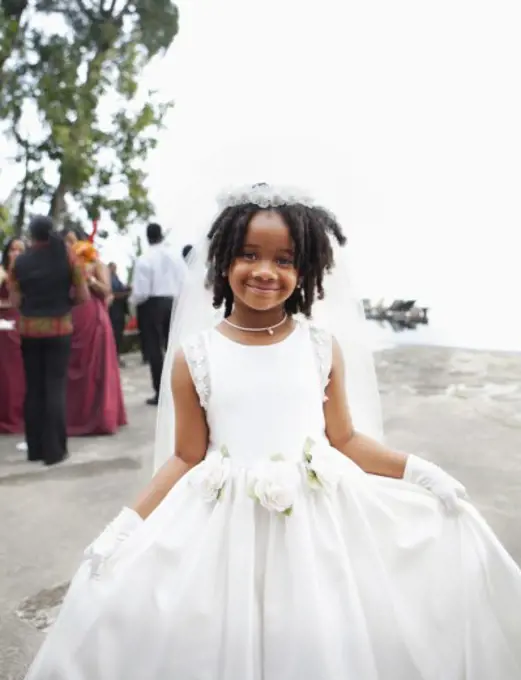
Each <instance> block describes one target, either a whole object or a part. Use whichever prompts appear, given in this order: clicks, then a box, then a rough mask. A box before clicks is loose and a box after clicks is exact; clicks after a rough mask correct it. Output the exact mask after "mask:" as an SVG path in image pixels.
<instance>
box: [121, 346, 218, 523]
mask: <svg viewBox="0 0 521 680" xmlns="http://www.w3.org/2000/svg"><path fill="white" fill-rule="evenodd" d="M172 394H173V397H174V408H175V451H174V455H173V456H172V457H171V458H170V459H169V460H168V461H167V462H166V463H165V464H164V465H163V467H162V468H161V469H160V470H159V471H158V472H157V473H156V474H155V476H154V477H153V479H152V481H151V482H150V484H149V485H148V486H147V487H146V488H145V489H144V491H143V492H142V493H141V494H140V496H139V498H138V500H137V502H136V504H135V505H134V510H135V511H136V512H137V514H138V515H140V517H141V518H142V519H146V518H147V517H148V516H149V515H150V514H151V513H152V512H153V511H154V510H155V509H156V508H157V506H158V505H159V504H160V503H161V501H162V500H163V499H164V498H165V496H166V495H167V494H168V493H169V491H170V490H171V489H172V487H173V486H174V485H175V484H176V483H177V482H178V481H179V480H180V479H181V477H183V475H185V474H186V473H187V472H188V471H189V470H191V469H192V468H193V467H195V466H196V465H197V464H198V463H200V462H201V461H202V460H203V459H204V457H205V455H206V450H207V448H208V426H207V424H206V416H205V413H204V410H203V408H202V407H201V404H200V402H199V397H198V396H197V392H196V390H195V387H194V384H193V381H192V376H191V375H190V370H189V368H188V364H187V362H186V358H185V356H184V354H183V352H182V351H179V352H178V353H177V355H176V356H175V358H174V366H173V369H172Z"/></svg>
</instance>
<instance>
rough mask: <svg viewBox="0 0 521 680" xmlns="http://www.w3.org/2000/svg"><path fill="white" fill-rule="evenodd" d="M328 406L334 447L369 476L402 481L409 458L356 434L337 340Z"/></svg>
mask: <svg viewBox="0 0 521 680" xmlns="http://www.w3.org/2000/svg"><path fill="white" fill-rule="evenodd" d="M326 396H327V398H328V399H327V401H326V402H325V406H324V415H325V419H326V435H327V438H328V439H329V442H330V444H331V446H333V447H334V448H335V449H338V450H339V451H340V452H341V453H343V454H344V455H345V456H348V457H349V458H351V459H352V460H353V461H354V462H355V463H356V464H357V465H358V466H359V467H361V468H362V470H364V471H365V472H369V473H371V474H374V475H380V476H382V477H395V478H397V479H401V478H402V477H403V475H404V471H405V465H406V462H407V456H406V455H404V454H402V453H397V452H395V451H392V450H391V449H388V448H387V447H386V446H383V445H382V444H379V443H378V442H376V441H375V440H374V439H371V438H370V437H366V436H365V435H363V434H359V433H358V432H356V431H355V429H354V426H353V421H352V420H351V414H350V412H349V405H348V401H347V396H346V392H345V380H344V360H343V357H342V351H341V349H340V346H339V345H338V342H337V341H336V340H335V339H334V338H333V360H332V366H331V374H330V381H329V385H328V387H327V389H326Z"/></svg>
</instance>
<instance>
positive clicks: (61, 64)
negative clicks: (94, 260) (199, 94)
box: [0, 0, 178, 229]
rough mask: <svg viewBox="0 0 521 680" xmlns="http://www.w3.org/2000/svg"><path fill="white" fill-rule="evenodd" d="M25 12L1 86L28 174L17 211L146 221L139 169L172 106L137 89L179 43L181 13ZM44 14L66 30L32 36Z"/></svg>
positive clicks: (78, 2) (73, 3) (92, 0)
mask: <svg viewBox="0 0 521 680" xmlns="http://www.w3.org/2000/svg"><path fill="white" fill-rule="evenodd" d="M1 1H2V0H0V2H1ZM3 1H4V2H6V1H7V0H3ZM12 1H13V2H14V0H12ZM29 11H30V12H31V16H30V21H28V22H26V23H28V24H29V26H30V28H27V26H25V27H24V46H23V47H19V48H18V52H17V53H16V54H15V53H14V52H13V50H11V52H10V59H9V60H6V65H8V68H4V74H5V75H4V78H3V80H2V81H1V83H0V91H1V92H0V112H1V114H2V117H3V119H4V121H7V123H8V126H9V131H10V133H11V136H12V138H13V139H14V141H15V143H16V146H17V149H18V155H17V157H16V159H15V160H16V161H17V162H18V163H19V165H20V167H22V164H23V167H25V180H24V182H25V189H26V190H25V194H24V196H25V202H24V203H23V205H24V206H25V205H26V204H27V202H28V201H30V202H34V201H35V200H38V199H44V200H46V201H47V202H48V204H49V213H50V214H51V215H52V216H53V217H54V218H55V219H56V220H57V221H58V222H63V221H64V220H65V219H66V217H67V215H68V213H69V212H70V210H71V204H72V206H74V205H76V206H79V207H81V208H82V209H83V210H84V211H85V212H86V214H87V216H88V217H89V218H91V219H92V218H93V217H97V216H99V215H100V214H101V213H103V212H104V211H106V212H107V213H108V214H109V215H110V217H111V218H112V219H113V220H114V222H115V223H116V224H117V226H118V228H120V229H125V228H126V227H127V226H128V224H130V223H132V222H135V221H141V220H146V219H148V218H149V217H150V215H151V214H152V206H151V204H150V201H149V199H148V191H147V188H146V175H145V172H144V170H143V165H144V161H145V160H146V158H147V156H148V154H149V152H150V151H151V150H152V149H153V148H154V147H155V146H156V138H157V133H158V131H159V129H160V128H161V127H162V125H163V122H164V118H165V115H166V114H167V112H168V110H169V108H170V106H171V103H170V102H161V101H159V100H158V99H157V96H156V95H155V94H154V93H152V92H150V93H146V94H145V95H144V96H143V94H142V93H140V92H139V91H138V80H139V77H140V75H141V74H142V73H143V70H144V68H145V67H146V66H147V64H148V63H149V62H150V60H151V59H153V58H154V57H157V56H158V55H160V54H161V53H162V52H164V50H166V49H167V48H168V47H169V45H170V44H171V43H172V41H173V39H174V37H175V35H176V34H177V31H178V10H177V7H176V6H175V5H174V4H173V2H172V0H105V1H103V0H39V2H37V4H36V7H35V9H31V10H27V12H29ZM45 14H53V15H59V16H60V17H61V19H62V20H63V28H62V29H61V30H59V31H58V30H55V31H53V32H49V31H48V30H44V29H43V28H38V26H39V23H38V17H39V16H40V17H41V16H43V15H45ZM19 24H21V20H20V21H19ZM140 100H141V103H139V102H140ZM28 111H29V112H31V111H32V113H33V116H37V117H38V120H39V121H40V123H41V128H40V129H39V130H37V131H35V132H31V134H30V135H28V134H27V132H23V129H24V125H23V124H22V123H23V119H24V116H27V112H28ZM25 130H27V126H25ZM20 212H21V213H24V212H25V210H21V211H20Z"/></svg>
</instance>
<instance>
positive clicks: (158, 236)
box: [147, 222, 163, 245]
mask: <svg viewBox="0 0 521 680" xmlns="http://www.w3.org/2000/svg"><path fill="white" fill-rule="evenodd" d="M162 240H163V230H162V229H161V226H160V225H159V224H157V223H156V222H151V223H150V224H149V225H148V227H147V241H148V242H149V243H150V245H154V244H155V243H161V241H162Z"/></svg>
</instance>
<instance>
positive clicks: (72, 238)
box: [64, 231, 78, 248]
mask: <svg viewBox="0 0 521 680" xmlns="http://www.w3.org/2000/svg"><path fill="white" fill-rule="evenodd" d="M64 240H65V243H66V244H67V245H68V246H70V247H71V248H72V246H73V245H74V244H75V243H77V242H78V237H77V236H76V234H75V233H74V232H73V231H68V232H67V233H66V234H65V239H64Z"/></svg>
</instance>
